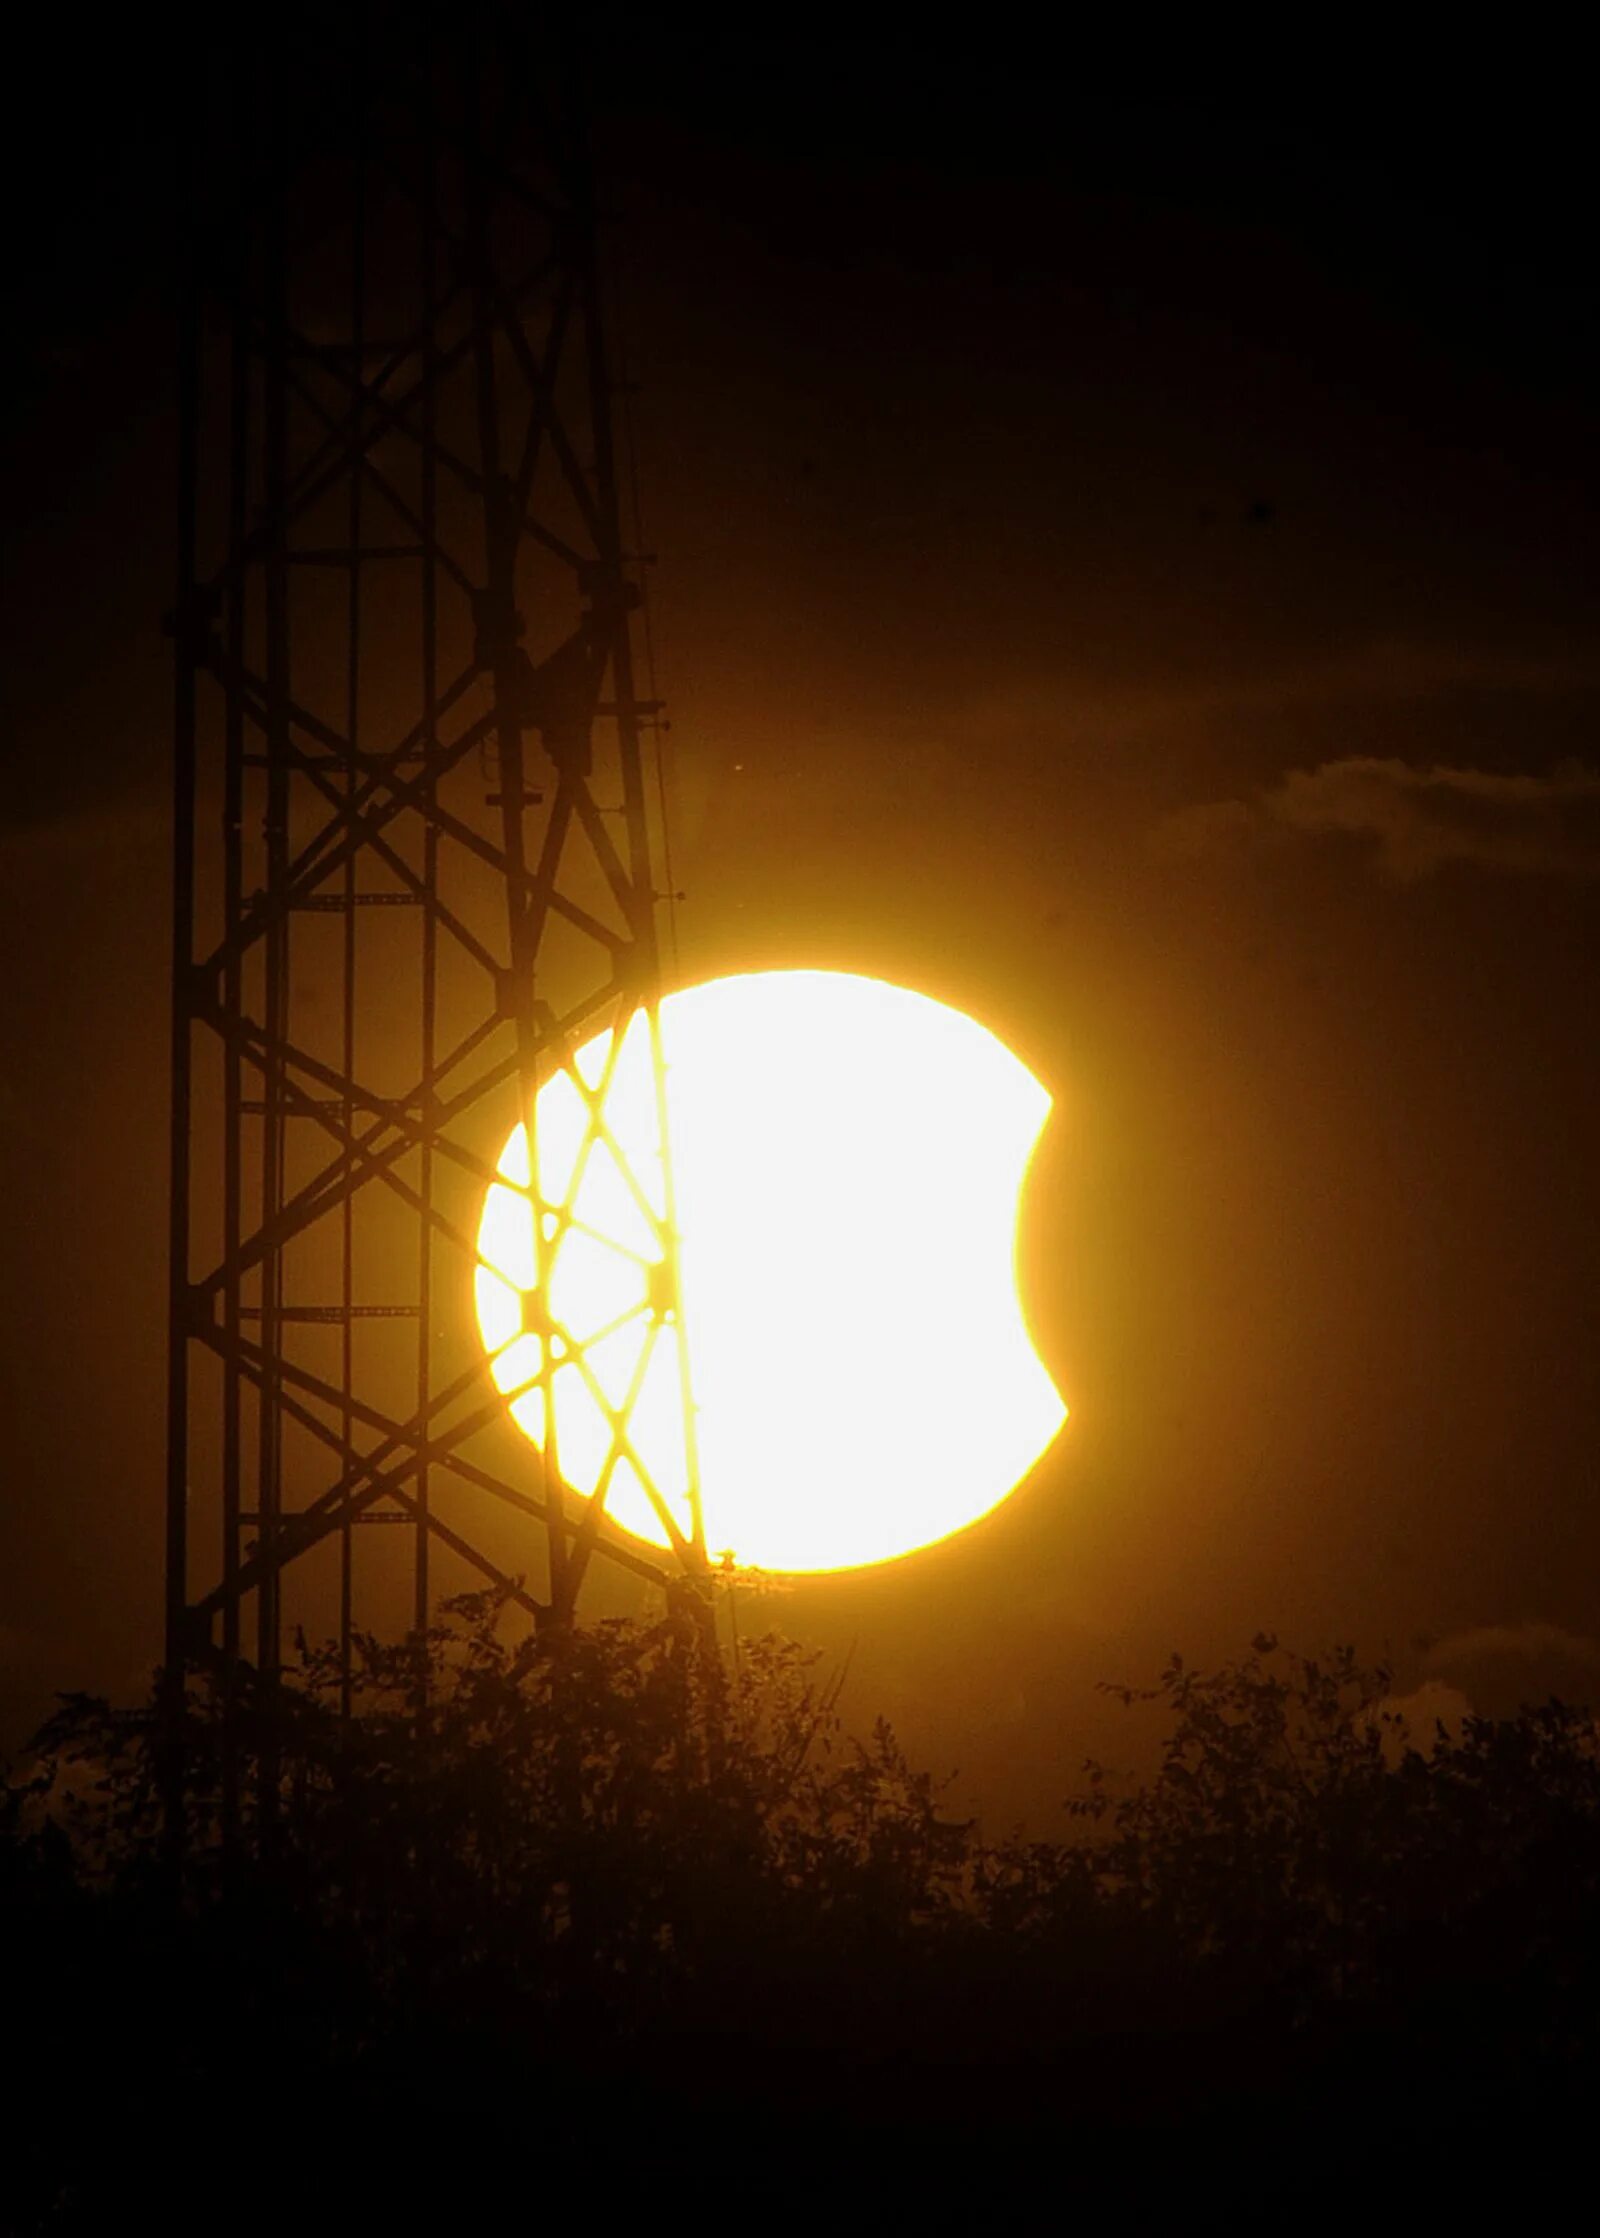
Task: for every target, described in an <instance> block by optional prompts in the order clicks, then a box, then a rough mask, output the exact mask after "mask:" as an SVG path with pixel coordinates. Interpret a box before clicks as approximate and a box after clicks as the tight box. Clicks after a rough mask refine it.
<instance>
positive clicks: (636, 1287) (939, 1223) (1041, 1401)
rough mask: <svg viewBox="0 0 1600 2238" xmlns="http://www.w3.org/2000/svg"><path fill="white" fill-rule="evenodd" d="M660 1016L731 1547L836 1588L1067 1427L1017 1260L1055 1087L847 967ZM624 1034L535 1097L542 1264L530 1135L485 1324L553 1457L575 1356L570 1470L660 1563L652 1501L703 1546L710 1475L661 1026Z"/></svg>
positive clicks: (787, 974)
mask: <svg viewBox="0 0 1600 2238" xmlns="http://www.w3.org/2000/svg"><path fill="white" fill-rule="evenodd" d="M660 1021H661V1027H660V1030H661V1037H662V1050H663V1055H664V1059H665V1066H666V1072H665V1079H666V1099H667V1108H668V1112H669V1117H670V1129H671V1177H672V1185H673V1193H674V1200H675V1211H676V1217H677V1227H678V1234H679V1267H680V1289H681V1297H682V1308H683V1327H684V1332H685V1336H686V1339H687V1345H686V1351H687V1366H688V1376H687V1382H688V1384H689V1386H690V1387H691V1389H692V1405H693V1408H694V1414H693V1421H694V1425H695V1433H696V1435H695V1443H696V1445H697V1447H698V1464H699V1475H700V1485H701V1505H702V1512H703V1515H704V1522H705V1539H706V1545H707V1547H708V1548H709V1549H710V1550H711V1552H712V1554H713V1555H714V1556H715V1555H719V1554H721V1553H722V1551H723V1550H724V1549H727V1550H729V1551H730V1552H731V1553H732V1555H733V1558H734V1560H735V1561H736V1562H738V1563H740V1564H750V1565H753V1566H755V1567H758V1568H761V1569H768V1570H787V1571H803V1570H839V1569H849V1568H853V1567H855V1566H856V1565H858V1564H862V1563H868V1562H882V1561H886V1560H888V1559H889V1558H891V1557H892V1556H895V1555H900V1554H909V1553H910V1552H912V1551H913V1549H915V1548H917V1547H921V1546H927V1545H929V1544H930V1543H931V1542H932V1541H933V1540H935V1539H942V1538H944V1537H946V1536H947V1535H948V1534H949V1533H950V1532H952V1531H956V1530H959V1529H960V1528H961V1527H962V1526H963V1525H964V1524H968V1523H973V1522H976V1520H977V1519H978V1517H979V1516H981V1515H984V1514H986V1513H987V1512H988V1510H989V1509H990V1508H992V1507H994V1506H995V1505H996V1503H997V1502H999V1501H1000V1500H1002V1499H1004V1498H1005V1496H1006V1494H1007V1493H1008V1492H1010V1491H1011V1490H1012V1489H1013V1487H1014V1486H1015V1485H1016V1484H1017V1482H1018V1481H1019V1479H1020V1478H1021V1477H1022V1476H1023V1475H1025V1474H1026V1472H1027V1471H1028V1469H1030V1468H1031V1467H1032V1465H1033V1463H1034V1462H1035V1461H1036V1460H1037V1459H1038V1457H1039V1455H1040V1454H1041V1453H1042V1452H1043V1451H1044V1449H1045V1447H1046V1446H1047V1445H1048V1444H1049V1443H1050V1441H1051V1439H1052V1438H1053V1437H1054V1436H1055V1434H1056V1432H1057V1431H1058V1430H1059V1429H1060V1427H1061V1423H1062V1421H1063V1419H1064V1417H1065V1414H1066V1409H1065V1407H1064V1406H1063V1405H1062V1403H1061V1399H1060V1397H1059V1395H1058V1393H1057V1391H1056V1389H1055V1386H1054V1385H1053V1384H1052V1382H1051V1380H1050V1377H1049V1376H1048V1374H1047V1373H1046V1372H1045V1369H1044V1367H1043V1365H1042V1364H1041V1362H1040V1360H1039V1358H1038V1356H1037V1354H1036V1353H1035V1351H1034V1349H1033V1344H1032V1341H1031V1339H1030V1338H1029V1335H1028V1330H1027V1326H1026V1323H1025V1321H1024V1319H1023V1313H1022V1306H1021V1301H1020V1299H1019V1297H1018V1294H1017V1282H1016V1265H1015V1258H1016V1253H1015V1239H1016V1229H1017V1212H1018V1200H1019V1197H1020V1193H1021V1189H1022V1183H1023V1178H1024V1175H1025V1173H1026V1171H1027V1166H1028V1160H1029V1158H1030V1156H1031V1154H1032V1151H1033V1147H1034V1144H1035V1143H1036V1141H1037V1140H1038V1137H1039V1134H1040V1131H1041V1129H1042V1128H1043V1126H1044V1122H1045V1119H1046V1116H1047V1115H1048V1113H1049V1110H1050V1098H1049V1096H1048V1095H1047V1094H1046V1093H1045V1091H1044V1089H1043V1088H1042V1087H1041V1086H1040V1085H1039V1082H1038V1081H1037V1080H1035V1079H1034V1077H1033V1075H1032V1074H1031V1073H1030V1072H1029V1071H1028V1069H1027V1067H1026V1066H1025V1065H1023V1064H1021V1063H1020V1062H1019V1061H1018V1059H1017V1058H1016V1057H1014V1056H1013V1055H1012V1054H1011V1052H1010V1050H1009V1049H1007V1048H1006V1047H1005V1045H1004V1044H1003V1043H1002V1042H1000V1041H998V1040H996V1038H995V1037H994V1035H993V1034H991V1033H989V1032H988V1031H986V1029H985V1028H984V1027H982V1026H980V1025H978V1024H976V1023H975V1022H974V1021H973V1020H972V1019H971V1018H967V1017H964V1016H963V1015H962V1014H961V1013H960V1012H959V1011H956V1010H951V1009H949V1008H947V1007H946V1005H945V1004H943V1003H938V1002H934V1001H932V1000H930V999H929V998H928V997H927V996H926V995H918V994H913V993H911V992H909V991H908V990H907V989H905V988H903V987H891V986H888V985H886V984H885V983H884V982H883V981H881V980H876V979H863V978H857V977H855V976H853V975H850V974H847V973H841V972H822V971H784V972H763V973H753V974H751V975H749V976H747V977H742V978H737V979H719V980H714V981H712V982H711V983H710V984H708V985H705V986H700V987H691V988H688V989H686V990H685V991H683V992H681V993H678V994H673V995H669V996H667V997H666V998H665V999H664V1001H663V1002H662V1004H661V1007H660ZM612 1043H613V1037H612V1035H611V1034H609V1033H606V1034H602V1035H600V1036H598V1037H597V1038H596V1039H595V1040H594V1041H591V1042H590V1043H588V1044H587V1045H586V1047H585V1048H584V1049H582V1050H581V1051H580V1052H579V1053H578V1056H577V1059H576V1067H575V1069H576V1071H577V1073H578V1074H579V1076H580V1078H581V1080H582V1083H583V1087H582V1089H580V1088H579V1086H578V1085H577V1083H576V1082H575V1081H574V1080H573V1078H572V1077H571V1075H570V1074H568V1073H565V1072H563V1073H558V1074H556V1075H555V1077H554V1078H553V1079H551V1080H550V1081H549V1082H548V1083H547V1085H546V1086H545V1087H544V1088H543V1089H541V1091H540V1093H539V1099H538V1104H537V1108H536V1115H535V1133H536V1136H537V1140H538V1189H537V1195H538V1199H539V1203H540V1206H541V1214H540V1218H541V1222H542V1228H543V1250H542V1253H541V1251H540V1250H539V1249H538V1248H537V1245H536V1233H535V1227H534V1206H533V1202H532V1200H531V1198H530V1194H529V1182H530V1175H529V1163H528V1146H527V1140H526V1135H525V1132H524V1130H523V1129H522V1128H521V1127H518V1128H517V1129H516V1130H515V1131H514V1133H513V1134H512V1135H511V1137H510V1139H509V1140H508V1142H507V1143H506V1146H505V1149H504V1151H503V1152H502V1154H501V1157H500V1163H499V1172H500V1174H501V1176H502V1178H501V1180H500V1181H498V1182H496V1183H495V1184H494V1186H493V1187H492V1188H491V1189H490V1190H489V1193H488V1196H487V1198H486V1200H485V1203H484V1209H483V1218H482V1222H481V1224H480V1227H479V1231H478V1254H479V1259H480V1265H479V1267H478V1270H477V1308H478V1321H479V1326H480V1328H481V1330H482V1334H483V1341H484V1343H485V1345H486V1346H487V1347H488V1349H489V1352H490V1354H491V1355H492V1370H493V1374H494V1378H495V1382H496V1383H497V1385H498V1386H499V1388H500V1389H501V1390H502V1391H504V1392H505V1393H506V1394H507V1395H508V1399H509V1403H510V1408H511V1412H512V1415H513V1416H514V1418H515V1419H516V1421H517V1423H518V1424H519V1426H520V1427H521V1428H522V1429H523V1430H524V1431H525V1432H526V1433H527V1435H528V1436H529V1437H530V1438H532V1439H533V1440H534V1441H535V1443H537V1444H542V1443H543V1442H544V1435H545V1422H544V1413H545V1394H544V1391H543V1389H542V1388H541V1387H540V1386H539V1384H538V1383H537V1381H536V1379H537V1378H538V1377H539V1376H540V1374H541V1370H542V1365H543V1357H544V1355H543V1346H544V1344H545V1343H546V1342H547V1341H548V1342H549V1343H550V1345H551V1355H552V1368H553V1373H552V1376H551V1396H552V1403H553V1406H554V1411H555V1432H556V1450H557V1456H558V1460H559V1466H560V1472H561V1475H562V1477H563V1478H564V1479H565V1481H566V1482H567V1483H568V1484H569V1485H571V1486H572V1488H573V1489H574V1490H575V1491H576V1492H579V1493H581V1494H583V1495H585V1496H587V1495H589V1494H592V1493H593V1491H594V1490H595V1488H596V1486H597V1485H599V1484H600V1483H601V1482H602V1480H604V1482H605V1486H606V1497H605V1512H606V1513H607V1515H608V1516H610V1517H611V1519H612V1520H613V1521H614V1522H616V1523H617V1524H619V1525H620V1526H621V1527H622V1528H623V1529H624V1530H626V1531H629V1532H631V1533H632V1534H634V1535H635V1536H636V1537H638V1538H640V1539H644V1540H648V1541H650V1542H652V1543H653V1544H655V1545H657V1546H665V1545H667V1544H668V1543H669V1540H668V1533H667V1531H666V1529H665V1528H664V1526H663V1523H662V1520H661V1516H660V1514H659V1512H658V1509H657V1506H656V1503H655V1501H653V1500H652V1498H651V1497H650V1489H653V1490H654V1492H655V1495H656V1500H659V1501H660V1502H661V1503H662V1504H663V1505H664V1506H665V1508H666V1509H667V1510H668V1512H670V1513H672V1514H673V1515H674V1517H675V1519H676V1520H677V1522H678V1525H679V1528H680V1529H682V1530H683V1531H684V1532H685V1533H687V1530H688V1524H689V1515H688V1504H687V1503H688V1484H689V1469H690V1463H689V1458H688V1454H687V1450H686V1440H685V1436H684V1421H685V1412H684V1408H685V1399H686V1393H685V1380H686V1379H685V1377H684V1376H683V1374H682V1372H681V1363H680V1354H679V1349H678V1346H677V1344H676V1342H675V1341H674V1340H673V1337H672V1334H671V1332H670V1330H669V1329H668V1327H667V1325H666V1324H665V1323H664V1322H663V1320H662V1317H661V1307H662V1303H663V1301H662V1295H661V1285H660V1281H659V1277H658V1276H656V1275H653V1272H652V1270H653V1269H655V1268H658V1267H659V1265H660V1262H661V1260H662V1257H663V1242H662V1237H663V1231H664V1223H665V1222H666V1219H667V1217H668V1208H667V1206H666V1203H665V1197H664V1191H663V1165H662V1158H661V1150H660V1136H659V1130H658V1126H657V1097H656V1086H655V1070H654V1062H653V1057H652V1051H651V1042H650V1022H649V1018H648V1016H647V1015H646V1014H645V1013H644V1012H642V1011H641V1012H639V1013H637V1014H636V1015H635V1017H634V1019H633V1021H632V1023H631V1024H630V1026H629V1027H628V1029H627V1032H626V1034H625V1036H624V1038H623V1042H622V1045H621V1047H620V1048H618V1049H615V1050H613V1046H612ZM541 1257H542V1258H543V1259H544V1260H545V1262H546V1266H545V1270H544V1272H545V1276H546V1280H547V1284H548V1310H547V1311H544V1310H542V1306H543V1301H542V1300H541V1299H540V1297H539V1289H540V1272H541V1269H540V1265H539V1261H540V1258H541ZM621 1423H625V1424H626V1429H627V1437H626V1447H627V1450H626V1451H625V1450H624V1442H623V1440H622V1439H621V1438H619V1437H618V1435H617V1434H616V1432H617V1426H618V1425H619V1424H621ZM630 1455H631V1457H630ZM635 1462H637V1464H638V1466H635ZM641 1471H642V1472H643V1474H642V1475H641ZM646 1479H648V1480H649V1489H647V1485H646V1481H645V1480H646Z"/></svg>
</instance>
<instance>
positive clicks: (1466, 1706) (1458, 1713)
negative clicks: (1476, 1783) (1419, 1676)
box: [1368, 1678, 1473, 1764]
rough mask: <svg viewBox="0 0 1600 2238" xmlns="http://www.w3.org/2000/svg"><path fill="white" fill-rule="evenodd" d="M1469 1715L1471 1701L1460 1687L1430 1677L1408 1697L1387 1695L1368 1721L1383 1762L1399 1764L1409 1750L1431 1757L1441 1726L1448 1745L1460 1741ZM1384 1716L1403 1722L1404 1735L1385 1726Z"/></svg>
mask: <svg viewBox="0 0 1600 2238" xmlns="http://www.w3.org/2000/svg"><path fill="white" fill-rule="evenodd" d="M1472 1715H1473V1704H1472V1700H1471V1698H1470V1696H1468V1695H1466V1694H1464V1693H1463V1692H1462V1691H1461V1688H1460V1687H1459V1686H1449V1685H1447V1684H1446V1683H1445V1681H1444V1680H1443V1679H1436V1678H1430V1679H1424V1680H1423V1682H1422V1684H1421V1685H1420V1686H1418V1687H1414V1688H1413V1689H1412V1691H1411V1692H1410V1693H1409V1694H1390V1695H1388V1696H1386V1697H1385V1699H1384V1700H1383V1701H1381V1702H1378V1703H1376V1704H1375V1705H1374V1707H1373V1709H1372V1710H1371V1711H1369V1712H1368V1719H1369V1722H1370V1723H1372V1724H1374V1725H1376V1727H1377V1730H1378V1735H1379V1740H1380V1743H1381V1745H1382V1748H1383V1754H1384V1760H1385V1762H1386V1763H1389V1764H1398V1763H1399V1761H1400V1759H1401V1758H1402V1757H1403V1756H1404V1755H1405V1753H1406V1750H1407V1749H1408V1748H1414V1749H1415V1750H1416V1751H1417V1753H1418V1754H1419V1755H1421V1756H1428V1755H1430V1754H1431V1753H1432V1751H1433V1749H1434V1747H1435V1746H1436V1744H1437V1742H1438V1738H1439V1732H1440V1728H1441V1727H1442V1728H1443V1730H1444V1738H1445V1740H1446V1742H1447V1743H1449V1742H1455V1741H1459V1740H1460V1738H1461V1732H1462V1728H1463V1726H1464V1725H1465V1724H1466V1721H1467V1719H1468V1718H1469V1717H1471V1716H1472ZM1385 1716H1388V1717H1398V1718H1401V1719H1403V1720H1404V1725H1405V1730H1404V1732H1402V1731H1401V1730H1400V1728H1399V1727H1398V1726H1395V1725H1386V1724H1385V1723H1384V1722H1383V1719H1384V1717H1385Z"/></svg>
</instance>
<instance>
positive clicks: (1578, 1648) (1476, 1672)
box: [1423, 1622, 1600, 1717]
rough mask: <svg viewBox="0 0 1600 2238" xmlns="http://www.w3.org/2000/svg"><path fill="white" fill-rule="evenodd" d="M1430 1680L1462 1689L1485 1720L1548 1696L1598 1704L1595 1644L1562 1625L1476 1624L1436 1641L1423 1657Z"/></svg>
mask: <svg viewBox="0 0 1600 2238" xmlns="http://www.w3.org/2000/svg"><path fill="white" fill-rule="evenodd" d="M1423 1668H1424V1670H1425V1671H1426V1672H1427V1673H1428V1675H1429V1678H1430V1679H1431V1680H1441V1681H1444V1682H1445V1683H1446V1684H1447V1685H1450V1686H1454V1687H1457V1688H1460V1689H1462V1690H1464V1691H1465V1692H1466V1693H1467V1694H1468V1695H1470V1697H1471V1699H1472V1701H1473V1702H1474V1703H1475V1704H1476V1705H1477V1707H1478V1708H1479V1709H1480V1710H1481V1711H1482V1712H1483V1714H1484V1715H1485V1716H1487V1717H1511V1716H1514V1715H1515V1714H1516V1712H1517V1711H1518V1710H1519V1709H1520V1708H1521V1707H1522V1706H1523V1704H1524V1703H1526V1702H1543V1701H1548V1700H1549V1698H1550V1696H1551V1695H1557V1696H1559V1697H1560V1699H1561V1700H1563V1701H1566V1702H1572V1703H1574V1704H1588V1703H1593V1702H1596V1701H1600V1640H1594V1639H1590V1638H1588V1637H1587V1636H1586V1635H1585V1634H1583V1633H1579V1632H1569V1631H1567V1630H1566V1629H1565V1628H1564V1627H1563V1626H1562V1625H1559V1624H1546V1623H1541V1622H1532V1623H1527V1624H1482V1625H1477V1626H1475V1627H1473V1628H1472V1629H1470V1630H1467V1631H1463V1632H1452V1633H1450V1634H1448V1635H1447V1637H1445V1638H1444V1639H1441V1640H1436V1641H1434V1642H1433V1644H1432V1645H1431V1646H1430V1647H1429V1649H1428V1651H1427V1653H1426V1654H1425V1656H1424V1657H1423Z"/></svg>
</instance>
